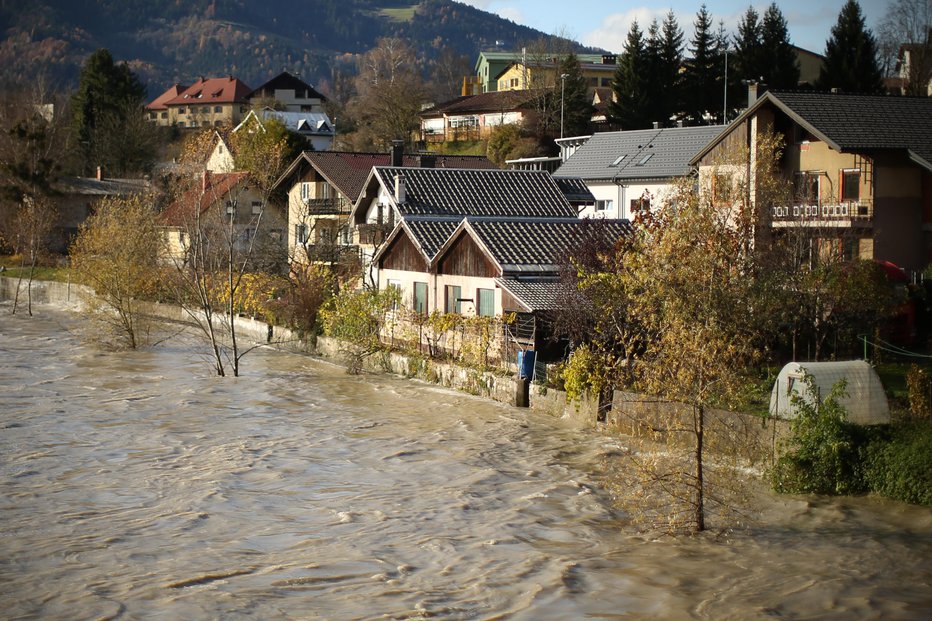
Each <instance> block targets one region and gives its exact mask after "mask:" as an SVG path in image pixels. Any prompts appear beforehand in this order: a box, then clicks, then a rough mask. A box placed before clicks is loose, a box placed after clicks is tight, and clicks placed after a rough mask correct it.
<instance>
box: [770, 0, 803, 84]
mask: <svg viewBox="0 0 932 621" xmlns="http://www.w3.org/2000/svg"><path fill="white" fill-rule="evenodd" d="M761 50H762V52H763V53H762V55H761V61H762V62H761V74H762V75H763V78H764V82H765V83H766V84H767V87H768V88H772V89H793V88H796V87H797V86H798V85H799V64H798V62H797V61H796V52H795V51H794V49H793V46H792V45H791V44H790V37H789V32H788V31H787V27H786V20H785V19H784V18H783V13H782V12H781V11H780V8H779V7H778V6H777V4H776V3H775V2H774V3H772V4H771V5H770V6H769V7H768V8H767V11H766V12H765V13H764V21H763V23H762V24H761Z"/></svg>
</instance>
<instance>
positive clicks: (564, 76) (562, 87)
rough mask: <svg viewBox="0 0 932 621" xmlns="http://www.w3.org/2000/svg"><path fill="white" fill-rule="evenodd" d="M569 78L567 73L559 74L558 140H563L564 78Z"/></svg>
mask: <svg viewBox="0 0 932 621" xmlns="http://www.w3.org/2000/svg"><path fill="white" fill-rule="evenodd" d="M568 77H570V74H568V73H561V74H560V138H563V93H564V92H565V91H566V78H568Z"/></svg>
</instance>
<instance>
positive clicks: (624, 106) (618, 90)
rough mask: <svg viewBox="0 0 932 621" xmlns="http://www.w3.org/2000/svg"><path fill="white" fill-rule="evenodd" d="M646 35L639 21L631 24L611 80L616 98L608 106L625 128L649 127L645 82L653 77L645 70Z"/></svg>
mask: <svg viewBox="0 0 932 621" xmlns="http://www.w3.org/2000/svg"><path fill="white" fill-rule="evenodd" d="M646 60H647V59H646V53H645V44H644V34H643V33H642V32H641V28H640V26H638V23H637V21H635V22H634V23H633V24H631V29H630V30H629V31H628V37H627V39H626V40H625V47H624V50H623V51H622V53H621V56H620V57H619V58H618V68H617V69H616V70H615V79H614V80H613V81H612V90H613V91H614V94H615V98H614V100H613V101H612V104H611V106H610V107H609V116H610V118H611V120H612V122H613V123H615V124H618V125H620V126H621V128H622V129H643V128H645V127H649V126H650V119H649V110H648V109H647V106H646V104H647V101H648V100H647V93H646V90H645V84H646V82H647V80H649V79H650V77H649V76H648V75H647V72H646V71H645V69H646V65H647V62H646Z"/></svg>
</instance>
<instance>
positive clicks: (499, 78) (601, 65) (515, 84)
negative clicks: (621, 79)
mask: <svg viewBox="0 0 932 621" xmlns="http://www.w3.org/2000/svg"><path fill="white" fill-rule="evenodd" d="M579 67H580V69H581V70H582V75H583V77H584V78H585V79H586V85H587V86H588V87H589V88H590V89H595V88H602V87H610V86H611V85H612V80H613V79H614V77H615V70H616V69H617V66H616V65H615V57H614V56H612V55H606V56H604V57H603V58H602V62H597V63H596V62H580V65H579ZM559 70H560V63H559V62H556V61H552V60H547V61H539V62H535V61H530V60H525V61H515V62H512V63H511V64H509V65H508V66H507V67H506V68H505V69H504V70H503V71H502V72H501V73H499V74H497V75H496V76H495V80H496V83H497V84H498V89H497V90H499V91H522V90H527V89H533V88H553V87H554V86H559V84H560V76H559Z"/></svg>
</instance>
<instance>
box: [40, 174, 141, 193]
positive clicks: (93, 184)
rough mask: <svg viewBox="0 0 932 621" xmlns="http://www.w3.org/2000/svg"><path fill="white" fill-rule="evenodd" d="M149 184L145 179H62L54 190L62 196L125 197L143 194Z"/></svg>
mask: <svg viewBox="0 0 932 621" xmlns="http://www.w3.org/2000/svg"><path fill="white" fill-rule="evenodd" d="M149 187H150V184H149V182H148V181H146V180H145V179H97V178H96V177H62V178H61V179H59V180H58V182H57V183H56V184H55V189H56V190H57V191H58V192H61V193H63V194H79V195H81V196H127V195H129V194H139V193H140V192H145V191H146V190H148V189H149Z"/></svg>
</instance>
